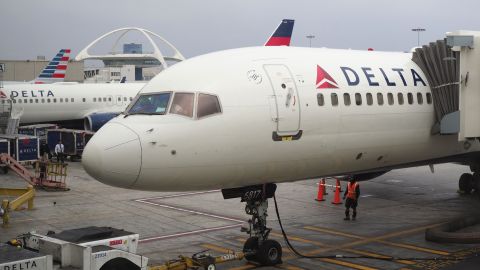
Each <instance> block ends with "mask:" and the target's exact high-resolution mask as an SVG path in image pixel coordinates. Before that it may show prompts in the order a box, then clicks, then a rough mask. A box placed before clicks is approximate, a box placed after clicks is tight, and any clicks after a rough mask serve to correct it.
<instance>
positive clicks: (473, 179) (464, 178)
mask: <svg viewBox="0 0 480 270" xmlns="http://www.w3.org/2000/svg"><path fill="white" fill-rule="evenodd" d="M470 170H471V171H472V172H473V174H472V173H464V174H462V175H461V176H460V179H459V180H458V189H459V191H460V192H461V193H464V194H470V193H472V192H476V193H477V194H478V195H479V196H480V165H470Z"/></svg>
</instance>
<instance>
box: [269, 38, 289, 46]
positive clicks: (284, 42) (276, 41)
mask: <svg viewBox="0 0 480 270" xmlns="http://www.w3.org/2000/svg"><path fill="white" fill-rule="evenodd" d="M290 39H291V38H290V37H271V38H270V39H269V40H268V41H267V43H266V44H265V46H290Z"/></svg>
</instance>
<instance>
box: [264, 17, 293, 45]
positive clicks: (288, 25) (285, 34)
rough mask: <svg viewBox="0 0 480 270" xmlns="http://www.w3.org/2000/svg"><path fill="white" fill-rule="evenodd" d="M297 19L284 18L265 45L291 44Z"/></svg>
mask: <svg viewBox="0 0 480 270" xmlns="http://www.w3.org/2000/svg"><path fill="white" fill-rule="evenodd" d="M294 23H295V20H287V19H284V20H282V22H281V23H280V25H279V26H278V27H277V29H276V30H275V32H273V34H272V35H271V36H270V38H269V39H268V40H267V42H266V43H265V45H264V46H290V39H291V38H292V32H293V24H294Z"/></svg>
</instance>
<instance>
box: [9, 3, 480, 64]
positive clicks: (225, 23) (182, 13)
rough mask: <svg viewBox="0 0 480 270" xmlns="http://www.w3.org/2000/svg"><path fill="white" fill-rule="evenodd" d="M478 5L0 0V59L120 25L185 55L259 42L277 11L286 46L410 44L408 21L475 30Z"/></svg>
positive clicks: (434, 28) (438, 34)
mask: <svg viewBox="0 0 480 270" xmlns="http://www.w3.org/2000/svg"><path fill="white" fill-rule="evenodd" d="M479 10H480V2H479V1H474V0H472V1H466V0H456V1H451V0H425V1H423V0H401V1H388V0H352V1H347V0H330V1H320V0H317V1H313V0H311V1H307V0H290V1H287V0H238V1H237V0H236V1H233V0H232V1H228V0H203V1H200V0H172V1H164V0H152V1H150V0H148V1H142V0H130V1H124V0H95V1H91V0H81V1H67V0H48V1H47V0H0V18H1V23H2V25H1V27H0V59H19V60H20V59H35V58H36V56H37V55H44V56H46V57H47V59H50V58H51V57H52V56H53V55H54V54H55V53H56V52H57V51H58V49H60V48H70V49H72V50H73V51H72V56H75V55H76V53H78V52H79V50H81V49H82V48H84V47H85V46H86V45H88V44H89V43H90V42H91V41H93V40H94V39H95V38H97V37H98V36H100V35H102V34H104V33H106V32H109V31H111V30H113V29H116V28H120V27H126V26H137V27H141V28H145V29H149V30H151V31H153V32H156V33H157V34H159V35H161V36H163V37H164V38H166V39H167V40H169V41H170V42H171V43H173V44H174V45H175V46H176V47H177V48H178V49H179V50H180V51H181V52H182V53H183V54H184V56H185V57H191V56H195V55H199V54H203V53H207V52H212V51H218V50H222V49H229V48H236V47H245V46H256V45H263V43H264V42H265V39H266V38H267V37H268V36H269V35H270V34H271V33H272V31H273V30H274V28H275V27H276V26H277V25H278V24H279V22H280V21H281V19H283V18H288V19H295V28H294V30H293V38H292V44H291V45H292V46H308V40H307V38H305V36H306V35H308V34H313V35H315V39H314V40H313V42H312V47H330V48H352V49H362V50H363V49H367V48H369V47H372V48H374V49H376V50H387V51H408V50H410V48H411V47H413V46H416V44H417V34H416V33H414V32H412V31H411V29H412V28H416V27H422V28H425V29H426V32H423V33H422V34H421V42H428V41H433V40H436V39H439V38H443V37H444V35H445V32H447V31H453V30H458V29H468V30H480V16H479ZM127 38H128V36H127ZM129 38H135V36H134V35H132V36H131V37H129ZM125 41H126V42H134V41H135V40H133V39H130V40H125ZM142 41H143V40H142ZM105 46H106V45H105ZM100 47H101V46H100ZM105 51H106V50H105Z"/></svg>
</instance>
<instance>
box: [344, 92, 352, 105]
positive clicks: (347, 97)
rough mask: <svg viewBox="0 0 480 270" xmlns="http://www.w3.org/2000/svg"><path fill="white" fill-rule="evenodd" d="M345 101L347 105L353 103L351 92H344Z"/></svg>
mask: <svg viewBox="0 0 480 270" xmlns="http://www.w3.org/2000/svg"><path fill="white" fill-rule="evenodd" d="M343 103H344V104H345V106H350V104H351V103H352V101H351V100H350V94H349V93H344V94H343Z"/></svg>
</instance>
